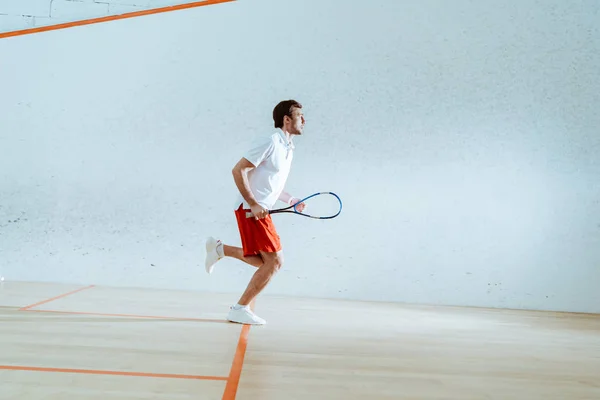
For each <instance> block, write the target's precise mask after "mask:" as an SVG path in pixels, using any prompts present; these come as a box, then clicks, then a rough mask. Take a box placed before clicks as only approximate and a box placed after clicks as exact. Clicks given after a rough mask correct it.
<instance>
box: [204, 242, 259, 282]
mask: <svg viewBox="0 0 600 400" xmlns="http://www.w3.org/2000/svg"><path fill="white" fill-rule="evenodd" d="M223 257H232V258H235V259H238V260H240V261H243V262H245V263H246V264H248V265H251V266H253V267H256V268H260V267H261V266H262V265H263V264H264V261H263V259H262V258H261V256H259V255H258V256H244V251H243V249H242V248H240V247H234V246H228V245H226V244H223V243H221V241H220V240H218V239H215V238H213V237H209V238H208V239H207V240H206V262H205V264H206V272H208V273H209V274H211V273H212V271H213V269H214V265H215V264H216V263H217V261H219V260H220V259H222V258H223Z"/></svg>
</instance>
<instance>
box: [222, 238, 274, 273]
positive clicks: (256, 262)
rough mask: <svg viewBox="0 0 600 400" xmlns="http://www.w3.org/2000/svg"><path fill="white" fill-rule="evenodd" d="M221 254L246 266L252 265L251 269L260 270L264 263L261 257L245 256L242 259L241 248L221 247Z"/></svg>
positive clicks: (242, 252)
mask: <svg viewBox="0 0 600 400" xmlns="http://www.w3.org/2000/svg"><path fill="white" fill-rule="evenodd" d="M223 254H224V255H225V257H232V258H237V259H238V260H240V261H243V262H245V263H246V264H249V265H252V266H253V267H256V268H260V267H261V266H262V265H263V264H264V261H263V259H262V257H261V256H247V257H244V250H243V249H242V248H241V247H234V246H228V245H226V244H224V245H223Z"/></svg>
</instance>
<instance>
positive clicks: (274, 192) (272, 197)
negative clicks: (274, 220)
mask: <svg viewBox="0 0 600 400" xmlns="http://www.w3.org/2000/svg"><path fill="white" fill-rule="evenodd" d="M244 158H246V159H247V160H248V161H250V162H251V163H252V164H254V166H255V167H256V168H254V169H252V170H251V171H250V172H249V173H248V181H249V184H250V190H251V191H252V193H253V194H254V198H255V199H256V201H257V203H258V204H260V205H261V206H262V207H264V208H266V209H267V210H272V209H273V206H274V205H275V203H277V200H278V199H279V196H280V194H281V192H282V191H283V189H284V187H285V183H286V181H287V178H288V175H289V172H290V167H291V165H292V159H293V158H294V144H293V143H292V141H291V139H290V142H288V140H287V138H286V137H285V134H284V133H283V131H282V130H281V129H277V130H276V131H275V132H273V133H272V134H271V136H269V137H268V138H266V139H265V140H264V141H261V142H260V143H259V144H258V145H257V146H255V147H254V148H252V149H250V150H249V151H247V152H246V153H245V154H244ZM240 203H242V204H243V205H244V208H250V206H249V205H248V203H247V202H246V201H245V200H244V198H243V196H242V195H241V193H239V192H238V201H237V202H236V207H235V208H236V209H237V208H238V207H239V205H240Z"/></svg>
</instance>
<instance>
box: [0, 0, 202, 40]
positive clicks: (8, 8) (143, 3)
mask: <svg viewBox="0 0 600 400" xmlns="http://www.w3.org/2000/svg"><path fill="white" fill-rule="evenodd" d="M187 3H192V1H189V0H188V1H185V0H180V1H177V0H2V1H0V33H1V32H11V31H16V30H23V29H30V28H39V27H44V26H50V25H56V24H63V23H67V22H73V21H79V20H82V19H89V18H100V17H106V16H111V15H120V14H126V13H130V12H136V11H143V10H149V9H153V8H156V7H168V6H173V5H177V4H187Z"/></svg>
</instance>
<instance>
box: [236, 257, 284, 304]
mask: <svg viewBox="0 0 600 400" xmlns="http://www.w3.org/2000/svg"><path fill="white" fill-rule="evenodd" d="M260 254H261V256H262V259H263V260H264V264H263V265H262V266H261V267H260V268H259V269H258V270H257V271H256V272H255V273H254V275H253V276H252V279H250V283H248V287H246V291H245V292H244V294H242V297H240V301H238V304H240V305H242V306H247V305H248V304H250V302H251V301H252V300H254V299H255V298H256V296H258V294H259V293H260V292H262V290H263V289H264V288H265V287H266V286H267V284H268V283H269V281H270V280H271V279H272V278H273V277H274V276H275V274H276V273H277V272H278V271H279V270H280V269H281V266H282V265H283V252H281V251H279V252H277V253H265V252H262V251H261V252H260Z"/></svg>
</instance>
